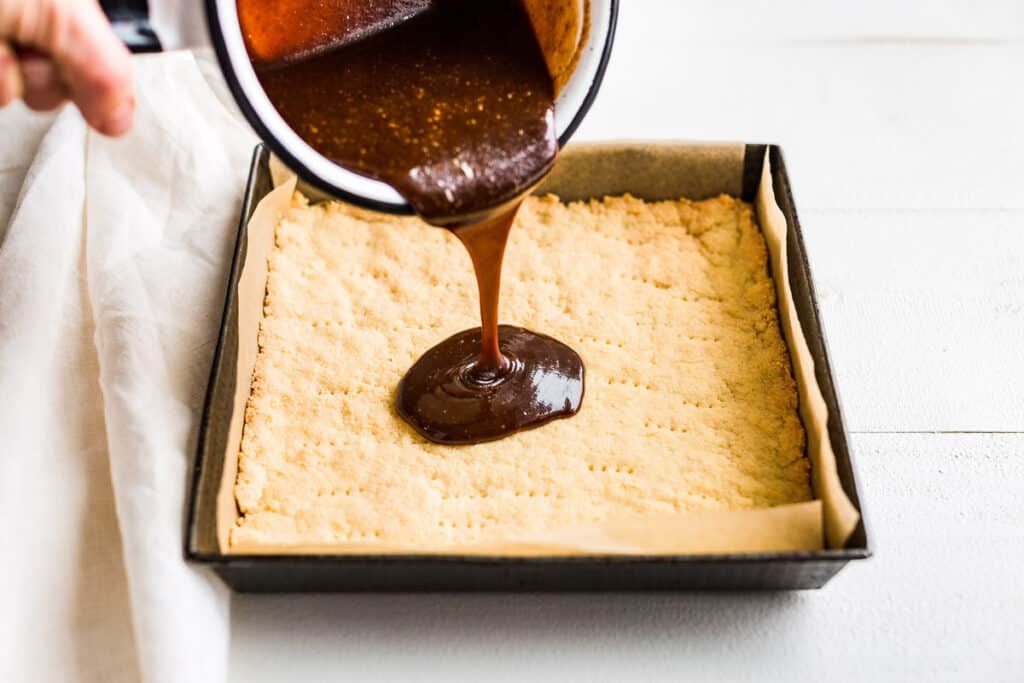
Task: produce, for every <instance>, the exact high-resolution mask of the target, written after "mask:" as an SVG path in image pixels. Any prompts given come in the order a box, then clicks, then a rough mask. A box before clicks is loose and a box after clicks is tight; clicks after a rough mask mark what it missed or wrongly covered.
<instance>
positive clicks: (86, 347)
mask: <svg viewBox="0 0 1024 683" xmlns="http://www.w3.org/2000/svg"><path fill="white" fill-rule="evenodd" d="M135 72H136V88H137V98H138V112H137V117H136V122H135V127H134V129H133V132H132V133H131V134H129V135H128V136H127V137H125V138H121V139H118V140H111V139H107V138H103V137H101V136H99V135H97V134H94V133H92V132H91V131H88V130H87V129H86V127H85V125H84V124H83V122H82V121H81V118H80V117H79V115H78V113H77V111H75V110H74V109H73V108H72V107H66V108H65V109H64V110H63V111H62V112H61V113H60V114H59V115H58V116H57V117H56V118H55V120H54V121H53V123H52V125H50V127H49V129H48V130H47V131H46V133H45V135H44V136H43V138H42V142H41V144H40V145H39V147H38V150H37V152H36V156H35V157H34V159H33V161H32V163H31V166H30V167H29V169H28V172H27V173H26V175H25V180H24V182H23V184H22V187H21V191H20V193H19V195H18V199H17V203H16V205H15V208H14V210H13V213H12V216H11V220H10V223H9V225H8V226H7V230H6V234H4V233H3V232H2V231H0V235H4V236H3V241H2V243H0V519H2V520H3V521H2V522H0V524H2V525H3V526H2V527H0V528H2V530H3V539H2V540H3V543H0V547H2V548H3V550H2V551H0V553H2V556H0V567H2V569H0V572H3V573H4V580H3V581H0V605H2V607H0V614H2V616H0V628H2V629H3V631H0V639H2V642H3V643H4V644H5V647H6V648H7V651H6V652H0V660H2V661H0V680H5V681H22V680H25V681H28V680H32V681H40V680H62V681H64V680H102V681H121V680H137V679H142V680H145V681H160V682H162V681H219V680H223V679H224V678H225V676H226V667H227V648H228V638H229V618H228V616H229V615H228V606H229V603H228V593H227V590H226V589H225V588H224V586H223V585H222V584H221V583H220V582H219V580H218V579H216V578H215V577H213V576H212V575H211V574H208V573H207V572H205V571H204V570H202V569H199V568H196V567H192V566H189V565H187V564H186V563H185V562H184V560H183V550H182V548H183V528H184V519H185V497H186V486H187V480H188V473H189V471H190V468H191V461H192V455H193V450H194V447H195V439H196V426H197V424H198V416H199V411H200V409H201V402H202V397H203V393H204V390H205V385H206V380H207V374H208V372H209V368H210V360H211V357H212V352H213V347H214V344H215V339H216V332H217V327H218V324H219V317H220V312H221V308H222V303H223V294H224V288H225V285H226V279H227V268H228V257H229V254H230V250H231V247H232V244H233V240H234V237H235V232H236V228H237V221H238V216H239V210H240V204H241V197H242V193H243V190H244V184H245V178H246V171H247V169H248V162H249V157H250V155H251V153H252V148H253V145H254V143H255V138H254V137H253V135H252V133H251V132H250V131H249V130H248V129H247V128H246V127H245V125H244V123H242V122H240V121H239V120H238V119H237V118H236V117H235V116H234V115H233V114H232V113H231V112H229V111H228V110H227V109H226V108H225V107H224V105H223V103H222V101H221V100H218V97H217V96H216V95H215V94H214V93H213V91H212V90H211V88H210V87H209V85H208V84H207V81H206V80H204V78H203V76H202V74H201V71H200V68H199V67H198V66H197V64H196V61H195V59H194V58H193V56H192V55H191V54H190V53H184V52H182V53H168V54H163V55H156V56H150V57H144V58H139V59H136V61H135ZM19 130H20V128H19V127H17V126H13V125H11V124H9V123H8V122H7V120H5V119H3V118H0V139H2V138H3V137H8V136H12V135H18V131H19ZM2 146H3V145H2V144H0V149H2ZM22 147H23V145H22ZM19 149H20V147H19ZM0 153H2V152H0ZM5 161H6V160H4V159H0V169H2V168H3V167H4V166H5V165H6V164H5Z"/></svg>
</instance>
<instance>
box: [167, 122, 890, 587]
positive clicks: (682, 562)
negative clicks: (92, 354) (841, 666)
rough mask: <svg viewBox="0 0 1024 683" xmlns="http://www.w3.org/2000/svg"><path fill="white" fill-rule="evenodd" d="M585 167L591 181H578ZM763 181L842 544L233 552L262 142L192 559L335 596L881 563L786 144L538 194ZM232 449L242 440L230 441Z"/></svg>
mask: <svg viewBox="0 0 1024 683" xmlns="http://www.w3.org/2000/svg"><path fill="white" fill-rule="evenodd" d="M766 160H767V161H769V164H766V163H765V162H766ZM583 168H585V169H586V173H582V174H581V173H576V172H574V169H583ZM653 168H656V169H657V172H656V173H654V172H652V170H651V169H653ZM763 176H764V177H763ZM762 181H763V182H765V183H770V188H771V189H772V190H774V194H775V203H776V204H777V206H778V209H779V210H781V214H782V216H784V218H785V227H784V231H785V232H786V233H787V235H786V243H785V244H786V254H787V256H788V259H787V261H788V265H787V269H788V276H789V283H790V289H791V292H792V299H793V302H794V305H795V310H796V314H797V318H798V321H797V322H798V323H799V325H800V328H801V329H802V332H803V336H804V338H805V339H806V343H807V350H808V351H809V354H810V357H811V359H813V374H814V378H815V379H816V381H817V384H818V387H819V388H820V391H821V397H822V398H823V399H824V405H825V407H826V408H827V433H828V437H829V440H830V441H831V446H832V451H833V452H834V454H835V462H836V470H837V474H838V480H839V482H840V483H841V486H842V490H843V492H845V494H846V497H847V498H849V501H850V503H852V505H853V507H854V508H856V511H857V512H858V513H860V521H859V522H857V524H856V527H855V528H854V529H853V531H852V533H851V534H849V536H848V538H846V540H845V543H843V545H842V547H831V548H826V549H822V550H814V551H794V552H752V553H728V554H686V555H583V556H540V557H505V556H479V555H437V554H400V555H395V554H382V555H372V554H360V555H352V554H324V553H319V552H317V553H311V554H296V553H288V554H285V553H281V554H273V553H266V554H263V553H261V554H239V553H235V552H230V551H227V550H225V546H226V542H225V538H226V534H225V525H230V524H232V523H233V520H234V519H235V518H237V515H238V511H237V508H235V507H234V505H235V504H234V498H233V494H232V485H233V482H234V476H235V465H234V462H229V460H230V459H229V457H228V456H226V454H230V453H232V452H233V450H232V449H234V450H237V439H238V434H237V432H236V433H235V434H234V435H233V436H232V435H231V434H230V432H231V430H230V429H229V424H231V423H232V417H233V413H234V412H235V411H237V410H238V408H237V405H238V404H237V401H236V398H235V394H236V371H237V368H238V353H239V343H238V308H239V300H238V290H237V286H238V281H239V276H240V274H241V271H242V267H243V265H244V263H245V258H246V244H247V235H246V229H247V225H248V223H249V219H250V217H251V216H252V214H253V211H254V210H255V208H256V206H257V204H258V203H259V202H260V200H261V199H262V198H263V197H264V196H266V195H267V194H268V193H269V192H270V191H271V190H273V181H272V179H271V172H270V155H269V152H268V151H267V150H266V148H265V147H264V146H263V145H258V146H257V147H256V150H255V153H254V155H253V160H252V168H251V171H250V175H249V183H248V187H247V189H246V193H245V199H244V203H243V207H242V215H241V220H240V222H239V229H238V236H237V242H236V245H235V249H234V257H233V260H232V265H231V271H230V276H229V281H228V287H227V296H226V300H225V304H224V315H223V320H222V324H221V329H220V335H219V338H218V342H217V348H216V351H215V354H214V359H213V366H212V369H211V372H210V379H209V386H208V388H207V394H206V403H205V407H204V410H203V414H202V419H201V423H200V426H199V438H198V445H197V453H196V458H195V466H194V471H193V478H192V482H191V489H190V500H189V505H188V520H187V524H186V537H185V555H186V558H187V559H188V560H189V561H191V562H195V563H200V564H204V565H208V566H209V567H210V568H212V569H213V571H214V572H216V573H217V574H218V575H219V576H220V577H221V578H222V579H223V580H224V581H225V583H227V584H228V585H229V586H230V587H232V588H233V589H235V590H238V591H242V592H335V591H441V590H443V591H490V590H493V591H516V590H550V591H581V590H590V591H599V590H630V591H633V590H690V589H693V590H697V589H700V590H705V589H733V590H774V589H806V588H820V587H821V586H823V585H824V584H825V583H826V582H827V581H828V580H829V579H831V578H832V577H833V576H835V574H836V573H837V572H839V570H840V569H842V568H843V567H844V566H845V565H846V564H847V563H848V562H850V561H851V560H859V559H864V558H867V557H869V556H870V554H871V551H870V549H869V545H868V537H867V531H866V528H865V525H864V514H863V509H862V507H861V504H860V495H859V493H858V490H857V483H856V478H855V474H854V468H853V463H852V462H851V455H850V450H849V444H848V440H847V436H846V432H845V429H844V427H843V417H842V409H841V407H840V404H839V398H838V396H837V393H836V387H835V384H834V381H833V376H832V370H831V367H830V364H829V359H828V350H827V344H826V342H825V337H824V334H823V331H822V328H821V324H820V321H819V313H818V306H817V303H816V300H815V295H814V286H813V283H812V280H811V273H810V269H809V267H808V263H807V258H806V253H805V250H804V243H803V239H802V237H801V233H800V224H799V222H798V220H797V214H796V210H795V208H794V205H793V198H792V192H791V189H790V183H789V179H788V177H787V175H786V168H785V163H784V161H783V158H782V151H781V150H780V149H779V147H777V146H775V145H763V144H745V145H744V144H726V145H714V144H692V143H675V142H666V143H653V142H643V143H605V144H599V145H582V146H577V147H575V148H573V146H570V147H569V149H568V150H567V151H566V152H565V153H563V154H562V155H561V156H560V158H559V161H558V164H557V165H556V168H555V170H554V171H553V172H552V173H551V175H550V176H549V177H548V179H547V180H546V181H545V182H544V183H543V184H542V186H541V187H540V188H539V189H538V192H541V193H543V192H546V191H555V192H556V193H557V194H559V196H561V197H562V198H563V199H565V200H577V199H587V198H589V197H591V196H598V197H599V196H604V195H615V194H623V193H626V192H628V193H630V194H633V195H634V196H637V197H640V198H642V199H647V200H659V199H676V198H678V197H687V198H690V199H702V198H706V197H712V196H716V195H718V194H720V193H725V194H731V195H734V196H740V197H741V198H743V199H745V200H747V201H754V199H755V197H756V196H757V193H758V188H759V186H761V185H762ZM299 189H301V190H302V191H303V192H305V193H306V194H307V196H309V197H310V199H311V200H312V201H317V200H322V199H328V197H324V196H323V195H321V194H320V193H318V192H316V191H315V190H313V189H311V188H309V187H305V186H303V185H302V183H301V182H300V184H299ZM759 220H760V216H759ZM773 275H775V274H774V273H773ZM791 352H792V349H791ZM801 401H803V397H801ZM235 417H236V418H237V416H235ZM236 422H237V420H236ZM231 440H235V443H234V444H229V441H231ZM229 445H230V446H231V447H230V448H229Z"/></svg>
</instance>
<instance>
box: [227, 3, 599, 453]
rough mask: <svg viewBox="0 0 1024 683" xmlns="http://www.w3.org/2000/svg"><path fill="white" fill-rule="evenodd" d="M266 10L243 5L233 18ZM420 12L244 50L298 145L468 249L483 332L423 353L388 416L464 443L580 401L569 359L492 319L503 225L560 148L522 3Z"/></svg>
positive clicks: (542, 340)
mask: <svg viewBox="0 0 1024 683" xmlns="http://www.w3.org/2000/svg"><path fill="white" fill-rule="evenodd" d="M309 1H311V0H288V2H286V3H284V4H289V3H302V2H309ZM274 4H275V3H273V2H270V1H269V0H239V10H240V11H239V14H240V16H245V15H246V14H249V15H252V14H254V12H253V11H252V10H251V7H252V6H256V5H271V6H272V5H274ZM348 4H349V5H352V6H356V5H365V6H366V7H370V6H372V5H373V3H370V2H365V1H364V2H362V3H360V2H358V1H356V0H349V2H348ZM410 4H416V3H402V2H392V3H386V2H385V3H380V4H379V5H380V6H384V5H386V6H388V7H399V8H401V7H405V6H407V5H410ZM421 4H422V3H421ZM428 4H429V7H428V8H427V9H418V10H417V11H416V12H415V13H414V14H413V15H412V16H411V17H403V18H402V19H401V20H400V21H394V22H390V23H388V24H387V25H388V28H386V29H385V30H379V31H376V32H372V33H370V34H369V35H363V36H361V37H360V38H359V39H358V40H354V41H348V42H346V41H335V43H332V47H331V49H329V50H328V51H326V52H322V53H319V54H316V55H315V56H313V57H311V58H308V59H304V60H301V61H289V60H287V59H284V60H282V61H278V62H273V63H271V64H265V63H261V60H259V59H257V56H255V55H253V52H252V47H250V56H251V57H253V60H254V63H255V64H256V65H257V69H258V71H257V73H258V76H259V79H260V82H261V83H262V85H263V87H264V89H265V90H266V92H267V94H268V96H269V97H270V100H271V102H273V103H274V106H275V107H276V108H277V109H278V111H279V112H280V114H281V116H282V117H283V118H284V119H285V121H287V122H288V124H289V125H290V126H291V127H292V128H293V129H294V130H295V131H296V133H298V135H299V136H300V137H302V138H303V139H304V140H305V141H306V142H307V143H309V145H310V146H312V147H313V148H314V149H316V150H317V151H319V152H320V153H321V154H323V155H324V156H326V157H328V158H329V159H331V160H333V161H335V162H336V163H338V164H339V165H341V166H343V167H345V168H347V169H350V170H353V171H356V172H358V173H361V174H363V175H366V176H368V177H370V178H374V179H377V180H380V181H383V182H385V183H387V184H389V185H391V186H392V187H394V188H395V189H396V190H397V191H398V192H399V193H400V194H401V195H402V196H403V197H404V198H405V199H406V200H407V201H408V202H409V203H410V204H411V205H412V207H413V208H414V209H415V210H416V212H417V213H418V214H419V215H420V216H421V217H423V218H424V219H425V220H427V221H428V222H430V223H433V224H435V225H439V226H443V227H445V228H447V229H449V230H451V231H452V232H453V233H454V234H455V236H456V237H457V238H458V239H459V240H460V241H461V242H462V244H463V245H464V246H465V247H466V250H467V251H468V253H469V255H470V260H471V261H472V263H473V268H474V271H475V273H476V276H477V284H478V288H479V292H480V314H481V327H480V328H475V329H472V330H466V331H464V332H461V333H459V334H457V335H455V336H453V337H451V338H449V339H447V340H445V341H443V342H441V343H440V344H438V345H437V346H435V347H434V348H432V349H430V350H429V351H427V352H426V353H425V354H424V355H423V357H421V358H420V359H419V360H418V361H417V362H416V363H415V364H414V365H413V367H412V368H411V369H410V370H409V372H408V373H407V374H406V375H405V377H404V378H403V379H402V381H401V382H400V383H399V386H398V390H397V392H396V408H397V410H398V413H399V414H400V415H401V416H402V417H403V418H404V419H405V420H406V421H407V422H408V423H409V424H410V425H411V426H412V427H413V428H414V429H416V431H417V432H419V433H420V434H421V435H423V436H424V437H426V438H428V439H430V440H432V441H436V442H440V443H475V442H480V441H488V440H492V439H497V438H500V437H502V436H505V435H507V434H510V433H513V432H515V431H518V430H521V429H526V428H529V427H535V426H538V425H540V424H543V423H544V422H547V421H549V420H551V419H554V418H557V417H565V416H568V415H572V414H574V413H575V412H576V411H577V410H579V406H580V402H581V401H582V398H583V375H584V370H583V362H582V360H581V359H580V357H579V355H577V354H576V352H574V351H573V350H572V349H570V348H569V347H567V346H565V345H564V344H562V343H561V342H558V341H557V340H555V339H552V338H551V337H547V336H545V335H542V334H537V333H534V332H530V331H529V330H526V329H523V328H519V327H512V326H506V325H501V326H499V324H498V311H499V293H500V285H501V264H502V258H503V256H504V252H505V245H506V242H507V239H508V234H509V230H510V228H511V226H512V223H513V220H514V218H515V214H516V211H517V210H518V208H519V205H520V204H521V203H522V200H523V197H524V196H525V195H526V193H527V192H529V190H530V189H531V188H532V187H533V186H534V185H536V184H537V183H538V182H539V181H540V180H541V179H542V178H543V177H544V175H545V174H547V172H548V171H549V170H550V168H551V166H552V164H553V163H554V160H555V156H556V154H557V152H558V140H557V138H556V135H555V129H554V86H553V85H552V81H551V77H550V75H549V74H548V71H547V67H546V65H545V62H544V56H543V55H542V54H541V51H540V48H539V46H538V44H537V40H536V37H535V36H534V33H533V29H532V27H531V26H530V22H529V20H528V18H527V15H526V12H525V10H524V9H523V6H522V4H521V2H520V0H487V1H481V0H433V1H431V2H428ZM247 6H250V8H249V9H248V10H247ZM370 14H372V12H370V13H369V14H367V15H359V16H369V15H370ZM370 19H373V17H370ZM376 20H379V17H377V19H376ZM368 21H369V20H368ZM371 23H372V22H371ZM262 28H263V30H264V33H267V34H274V35H270V37H267V36H266V35H264V36H263V37H262V40H263V43H265V44H269V45H276V46H277V48H276V49H277V50H278V52H282V53H288V52H289V49H287V45H285V47H281V45H282V44H285V43H287V42H288V40H289V31H290V27H289V26H288V25H286V24H280V23H279V24H276V25H275V26H266V25H262ZM275 31H276V34H275ZM247 35H248V33H247ZM303 36H305V34H303ZM303 36H300V40H299V42H301V40H303V39H304V37H303ZM339 42H340V47H338V46H337V45H336V43H339ZM290 52H293V53H294V52H295V50H291V51H290ZM307 52H309V50H307ZM312 52H316V50H312Z"/></svg>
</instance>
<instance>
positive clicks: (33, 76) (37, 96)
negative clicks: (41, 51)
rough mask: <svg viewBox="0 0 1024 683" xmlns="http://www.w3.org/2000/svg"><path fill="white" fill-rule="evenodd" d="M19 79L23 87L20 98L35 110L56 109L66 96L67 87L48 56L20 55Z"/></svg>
mask: <svg viewBox="0 0 1024 683" xmlns="http://www.w3.org/2000/svg"><path fill="white" fill-rule="evenodd" d="M21 79H22V82H23V83H24V87H25V92H24V94H23V95H22V98H23V99H24V100H25V104H27V105H28V107H29V108H30V109H34V110H35V111H50V110H51V109H56V108H57V107H59V106H60V105H61V103H62V102H64V100H66V99H67V97H68V90H67V87H66V86H65V85H64V83H63V82H62V81H61V79H60V73H59V72H58V71H57V67H56V66H55V65H54V63H53V61H52V60H51V59H50V58H49V57H45V56H43V55H37V54H32V55H25V54H23V55H21Z"/></svg>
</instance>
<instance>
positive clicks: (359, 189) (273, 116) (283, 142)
mask: <svg viewBox="0 0 1024 683" xmlns="http://www.w3.org/2000/svg"><path fill="white" fill-rule="evenodd" d="M368 1H372V0H368ZM557 1H558V2H570V3H577V7H576V11H577V13H578V15H577V16H578V17H579V18H580V21H579V24H580V31H579V35H578V36H577V38H576V40H577V49H576V51H575V54H574V55H573V61H572V67H571V69H572V71H571V74H569V75H568V76H567V77H566V78H565V79H564V83H562V84H560V85H561V88H560V90H559V92H558V96H557V99H556V101H555V127H556V131H557V134H558V142H559V146H563V147H564V146H565V144H566V143H567V142H568V141H569V138H570V137H572V134H573V132H575V130H576V128H577V127H578V126H579V124H580V122H581V121H582V120H583V117H584V116H585V115H586V113H587V111H588V110H589V109H590V105H591V103H592V102H593V101H594V98H595V97H596V96H597V91H598V89H599V88H600V85H601V80H602V78H603V76H604V70H605V66H606V65H607V63H608V58H609V55H610V54H611V48H612V42H613V40H614V36H615V22H616V18H617V14H618V4H619V3H618V0H557ZM197 2H198V0H153V1H152V2H149V3H147V2H146V0H104V1H103V2H101V4H102V5H103V8H104V10H105V11H106V12H107V16H108V17H109V18H110V20H111V23H112V24H113V25H114V28H115V30H116V31H117V32H118V34H119V35H120V36H121V38H122V40H124V42H125V44H126V45H128V47H129V48H130V49H131V50H132V51H134V52H153V51H159V50H161V49H173V48H181V47H193V46H197V45H201V44H203V43H205V42H207V41H208V42H210V43H212V45H213V48H214V50H215V52H216V54H217V59H218V60H219V62H220V67H221V70H222V71H223V73H224V78H225V80H226V81H227V84H228V87H229V88H230V90H231V93H232V95H233V96H234V98H235V101H236V102H237V103H238V107H239V109H240V110H241V111H242V113H243V114H244V115H245V118H246V119H247V120H248V121H249V124H250V125H251V126H252V127H253V129H255V131H256V132H257V134H258V135H259V136H260V137H261V138H262V139H263V141H264V142H265V143H266V144H267V146H268V147H270V149H271V150H272V151H273V152H274V154H276V155H277V156H278V157H279V158H280V159H281V160H283V161H284V162H285V163H286V164H287V165H288V166H289V167H290V168H291V169H292V170H294V171H295V172H296V173H297V174H298V175H299V176H300V177H301V178H302V179H303V180H304V181H306V182H307V183H309V184H311V185H313V186H314V187H316V188H318V189H320V190H322V191H324V192H326V193H328V194H330V195H333V196H335V197H338V198H340V199H344V200H345V201H348V202H351V203H353V204H358V205H360V206H363V207H366V208H371V209H377V210H380V211H388V212H391V213H412V208H411V207H410V206H409V205H408V203H406V201H405V200H404V199H402V197H401V196H400V195H399V194H398V193H397V192H396V191H395V190H394V189H393V188H392V187H391V186H389V185H387V184H385V183H382V182H380V181H378V180H373V179H371V178H367V177H366V176H363V175H360V174H358V173H355V172H353V171H349V170H347V169H345V168H343V167H341V166H339V165H338V164H336V163H335V162H333V161H331V160H330V159H328V158H326V157H324V156H323V155H322V154H320V153H319V152H317V151H316V150H315V149H313V148H312V147H310V146H309V145H308V144H307V143H306V142H305V141H303V140H302V139H301V138H300V137H299V136H298V135H297V134H296V133H295V131H293V130H292V129H291V128H290V127H289V126H288V124H287V123H285V121H284V119H283V118H282V117H281V115H280V114H279V113H278V112H277V110H276V109H275V108H274V106H273V105H272V104H271V103H270V100H269V99H268V98H267V95H266V93H265V92H264V91H263V88H262V87H261V86H260V83H259V80H257V78H256V72H255V70H254V69H253V66H252V63H251V62H250V61H249V56H248V54H247V52H246V48H245V43H244V41H243V38H242V29H241V27H240V25H239V20H238V8H237V4H236V2H237V0H204V2H203V4H204V5H205V9H206V26H205V30H204V27H203V22H202V19H201V18H200V17H201V14H200V12H199V8H198V7H197ZM542 42H543V41H542Z"/></svg>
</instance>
